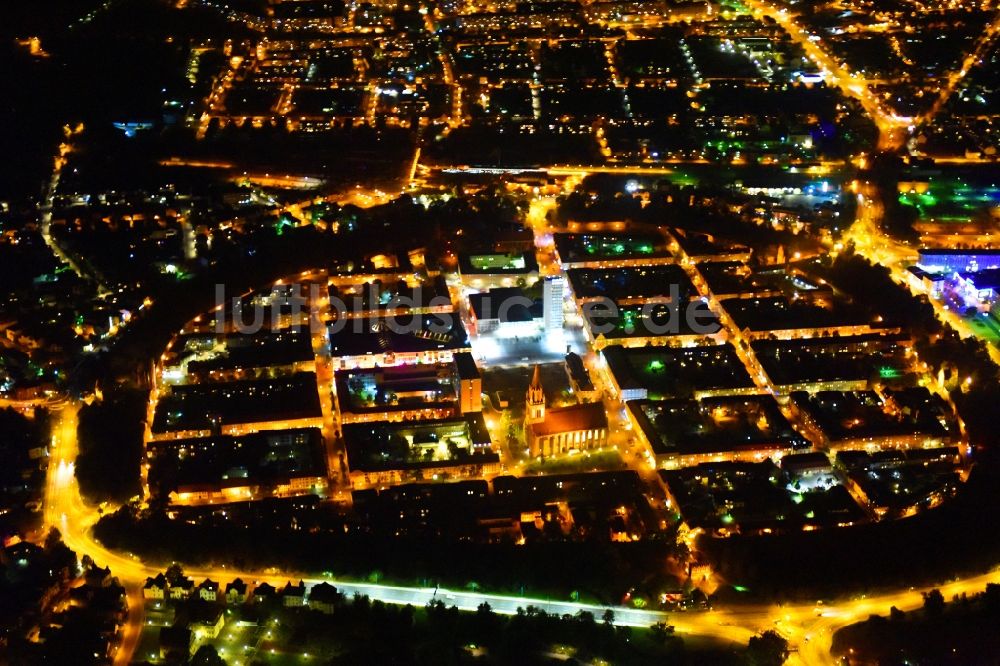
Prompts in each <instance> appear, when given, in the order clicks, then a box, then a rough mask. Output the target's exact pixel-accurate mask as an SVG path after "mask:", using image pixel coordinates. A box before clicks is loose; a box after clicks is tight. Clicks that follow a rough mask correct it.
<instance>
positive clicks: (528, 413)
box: [524, 365, 545, 427]
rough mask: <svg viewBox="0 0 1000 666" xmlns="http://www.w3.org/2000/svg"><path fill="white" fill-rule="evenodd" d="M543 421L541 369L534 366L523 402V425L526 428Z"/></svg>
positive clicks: (543, 397)
mask: <svg viewBox="0 0 1000 666" xmlns="http://www.w3.org/2000/svg"><path fill="white" fill-rule="evenodd" d="M543 421H545V391H544V390H543V389H542V369H541V367H539V366H537V365H536V366H535V374H534V375H532V377H531V384H529V385H528V395H527V397H526V399H525V402H524V424H525V426H526V427H527V426H530V425H531V424H534V423H542V422H543Z"/></svg>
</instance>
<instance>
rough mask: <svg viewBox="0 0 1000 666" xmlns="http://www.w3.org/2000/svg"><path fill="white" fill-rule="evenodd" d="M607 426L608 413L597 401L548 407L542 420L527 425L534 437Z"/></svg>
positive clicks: (598, 428)
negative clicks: (553, 407)
mask: <svg viewBox="0 0 1000 666" xmlns="http://www.w3.org/2000/svg"><path fill="white" fill-rule="evenodd" d="M607 427H608V415H607V414H606V413H605V411H604V405H603V404H601V403H599V402H588V403H584V404H582V405H570V406H569V407H557V408H555V409H549V410H547V411H546V412H545V420H544V421H542V422H541V423H532V424H530V425H529V426H528V428H530V429H531V434H532V435H534V436H536V437H543V436H546V435H558V434H559V433H563V432H575V431H577V430H600V429H602V428H603V429H606V428H607Z"/></svg>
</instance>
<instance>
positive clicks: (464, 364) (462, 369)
mask: <svg viewBox="0 0 1000 666" xmlns="http://www.w3.org/2000/svg"><path fill="white" fill-rule="evenodd" d="M455 368H456V370H457V372H458V402H459V411H460V413H462V414H468V413H469V412H481V411H483V378H482V375H480V374H479V368H477V367H476V360H475V359H474V358H472V354H470V353H469V352H462V353H460V354H455Z"/></svg>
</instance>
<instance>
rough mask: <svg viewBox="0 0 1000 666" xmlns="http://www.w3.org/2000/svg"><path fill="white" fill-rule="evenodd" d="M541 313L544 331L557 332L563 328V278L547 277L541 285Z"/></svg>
mask: <svg viewBox="0 0 1000 666" xmlns="http://www.w3.org/2000/svg"><path fill="white" fill-rule="evenodd" d="M542 311H543V312H544V316H545V329H546V330H549V331H553V330H558V329H561V328H562V327H563V278H562V277H547V278H545V283H544V284H543V285H542Z"/></svg>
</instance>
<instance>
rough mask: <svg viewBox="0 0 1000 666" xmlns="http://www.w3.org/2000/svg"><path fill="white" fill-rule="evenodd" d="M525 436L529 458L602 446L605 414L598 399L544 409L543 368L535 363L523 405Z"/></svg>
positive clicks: (604, 439) (605, 435)
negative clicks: (596, 400)
mask: <svg viewBox="0 0 1000 666" xmlns="http://www.w3.org/2000/svg"><path fill="white" fill-rule="evenodd" d="M524 438H525V440H526V441H527V444H528V450H529V451H530V453H531V457H532V458H537V457H539V456H546V457H551V456H559V455H564V454H566V453H569V452H570V451H587V450H590V449H599V448H603V447H604V446H607V443H608V416H607V414H605V412H604V405H603V404H602V403H600V402H590V403H583V404H579V405H570V406H569V407H556V408H553V409H547V408H546V407H545V391H544V390H543V389H542V371H541V368H539V366H537V365H536V366H535V373H534V375H533V376H532V378H531V385H530V386H528V393H527V396H526V400H525V406H524Z"/></svg>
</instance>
